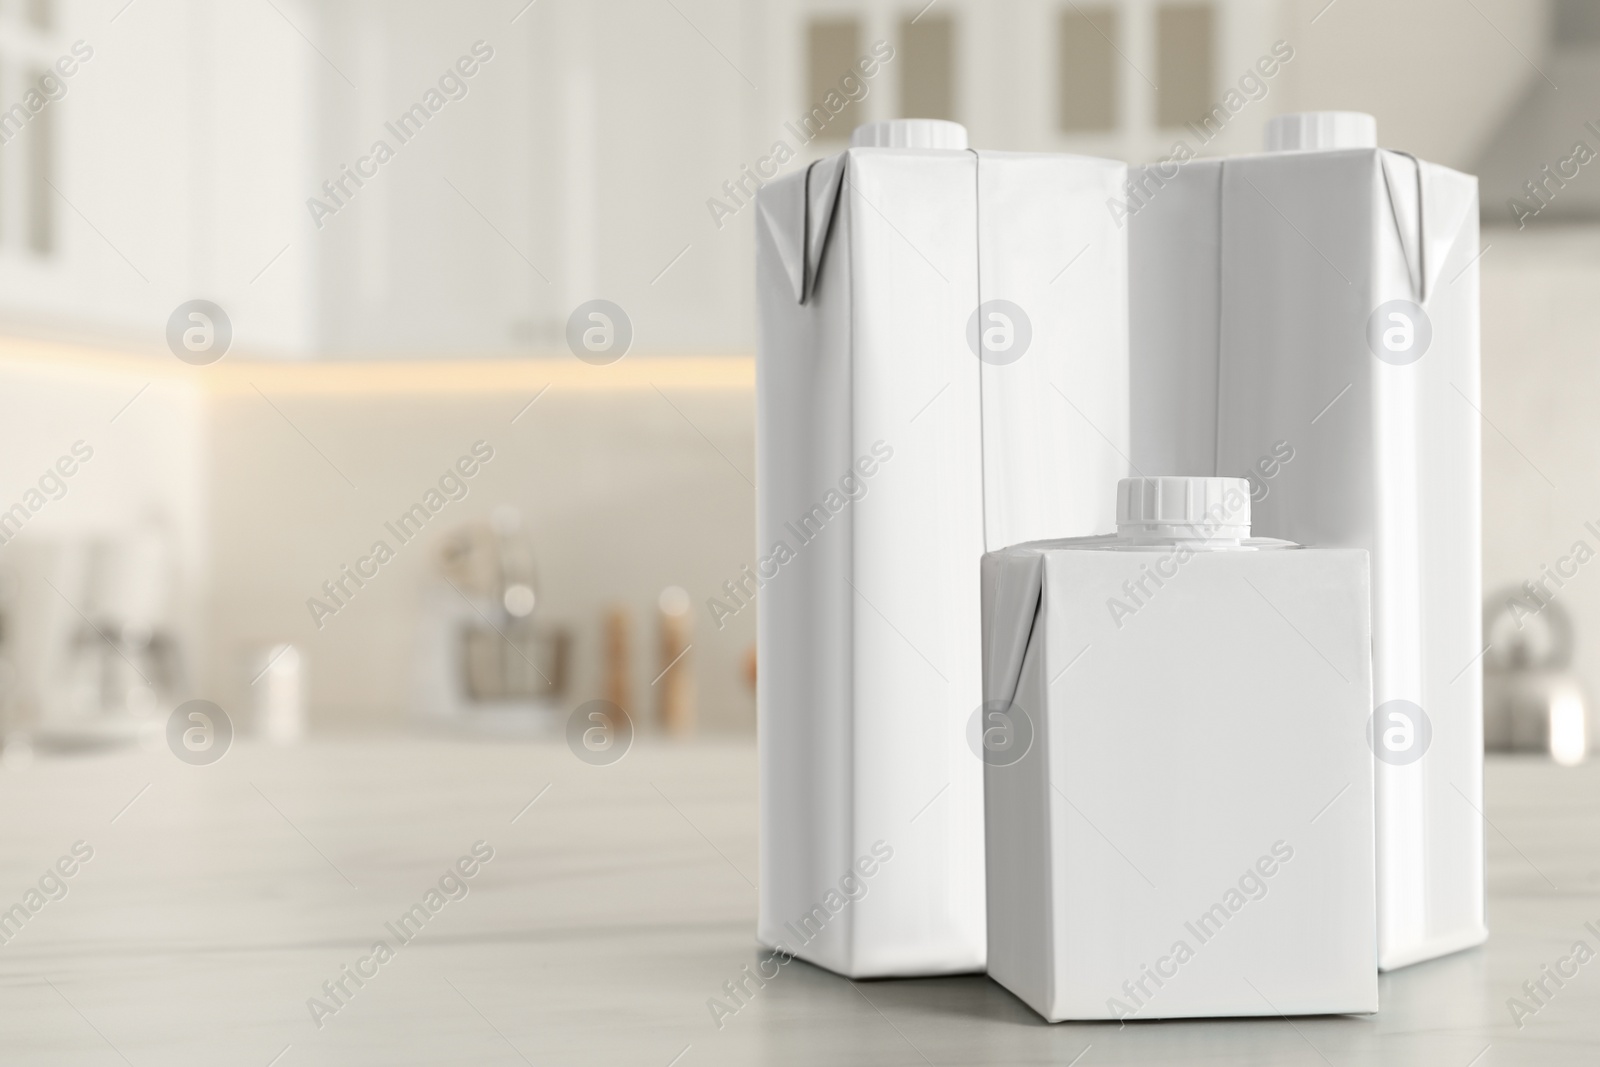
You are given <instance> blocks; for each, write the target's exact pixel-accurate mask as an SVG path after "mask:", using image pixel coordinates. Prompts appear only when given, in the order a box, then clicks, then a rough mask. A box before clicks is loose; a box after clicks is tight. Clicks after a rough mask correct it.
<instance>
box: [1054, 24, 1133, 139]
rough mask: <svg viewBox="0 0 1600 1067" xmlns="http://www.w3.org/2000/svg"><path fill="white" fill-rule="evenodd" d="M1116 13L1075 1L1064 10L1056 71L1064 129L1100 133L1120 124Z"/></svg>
mask: <svg viewBox="0 0 1600 1067" xmlns="http://www.w3.org/2000/svg"><path fill="white" fill-rule="evenodd" d="M1116 35H1117V13H1116V11H1114V10H1112V9H1111V8H1105V7H1101V8H1086V7H1080V6H1079V5H1077V4H1074V5H1072V6H1071V7H1070V8H1068V9H1067V10H1065V11H1063V12H1062V13H1061V26H1060V37H1059V41H1058V49H1057V51H1058V54H1057V56H1056V69H1057V72H1058V79H1059V80H1058V86H1057V89H1058V96H1057V101H1058V103H1057V108H1058V110H1057V115H1058V122H1059V124H1060V127H1061V131H1062V132H1063V133H1101V132H1107V131H1111V130H1114V129H1116V126H1117V105H1118V100H1117V95H1118V94H1117V70H1116V66H1115V62H1114V61H1115V59H1116V54H1117V53H1116V49H1115V48H1113V47H1112V44H1111V42H1112V41H1113V40H1114V39H1115V38H1116Z"/></svg>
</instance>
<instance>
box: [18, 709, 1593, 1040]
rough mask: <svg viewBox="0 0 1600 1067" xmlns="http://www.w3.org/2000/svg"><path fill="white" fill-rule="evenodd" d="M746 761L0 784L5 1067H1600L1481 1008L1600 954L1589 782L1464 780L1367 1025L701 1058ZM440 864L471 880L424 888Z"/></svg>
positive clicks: (948, 1003)
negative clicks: (1400, 956)
mask: <svg viewBox="0 0 1600 1067" xmlns="http://www.w3.org/2000/svg"><path fill="white" fill-rule="evenodd" d="M755 762H756V761H755V750H754V746H753V744H750V743H746V742H725V743H716V744H711V743H704V744H696V745H692V746H681V747H672V746H666V745H661V744H649V743H645V742H641V743H640V744H639V745H637V746H636V747H635V749H634V750H633V751H632V752H630V753H628V755H627V756H626V757H625V758H624V759H623V760H621V761H620V762H618V763H616V764H613V765H611V766H590V765H588V764H585V763H582V762H580V761H579V760H578V759H576V758H575V757H574V756H573V755H572V754H571V753H570V752H569V751H568V750H567V749H566V747H565V746H564V745H561V744H559V743H558V744H553V745H536V744H504V745H488V744H477V743H467V742H460V741H455V740H438V739H420V738H394V737H386V738H371V739H345V740H329V741H319V742H316V743H313V744H308V745H306V746H303V747H299V748H289V749H273V748H268V747H264V746H259V745H251V744H247V743H243V742H241V743H239V744H237V745H235V746H234V749H233V750H232V751H230V752H228V753H227V755H226V756H225V757H224V758H223V759H222V760H221V761H220V762H217V763H215V764H212V765H209V766H190V765H187V764H185V763H182V762H180V761H178V760H177V759H176V758H174V757H173V756H172V755H171V753H169V752H167V751H166V750H165V749H162V750H159V751H137V752H121V753H113V754H102V755H93V756H79V757H71V758H68V757H44V756H40V757H36V758H34V759H32V760H19V759H16V758H14V757H12V756H11V755H9V754H8V757H7V759H6V760H5V761H4V762H3V763H0V820H3V836H0V841H3V842H4V844H3V847H0V910H4V909H9V908H11V906H12V905H13V904H15V903H22V904H24V905H27V904H36V905H37V911H36V913H34V914H32V915H31V917H30V918H29V919H28V920H27V921H26V922H25V923H24V924H23V925H22V928H21V929H20V931H18V932H15V933H14V934H10V935H9V940H8V941H7V942H6V943H4V944H3V945H0V983H3V984H4V988H5V1002H6V1009H7V1010H6V1011H5V1012H4V1022H3V1023H0V1062H3V1063H5V1064H8V1065H13V1064H49V1065H51V1067H71V1065H77V1064H82V1065H85V1067H90V1065H104V1064H115V1063H127V1064H132V1065H137V1067H144V1065H146V1064H149V1065H157V1064H159V1065H162V1067H178V1065H183V1064H205V1065H207V1067H211V1065H216V1064H223V1063H227V1064H246V1065H258V1067H268V1065H269V1064H270V1065H273V1067H301V1065H311V1064H327V1065H335V1064H337V1065H341V1067H348V1065H363V1064H374V1065H377V1064H382V1065H385V1067H392V1065H399V1064H443V1063H451V1064H459V1063H484V1064H519V1063H527V1064H540V1065H543V1064H638V1065H641V1067H698V1065H701V1064H741V1065H742V1064H817V1063H826V1064H829V1065H835V1064H853V1063H863V1064H867V1063H870V1064H940V1065H943V1064H958V1063H963V1064H965V1063H1011V1064H1046V1063H1050V1064H1069V1063H1070V1064H1080V1065H1081V1067H1098V1065H1101V1064H1136V1063H1138V1064H1143V1063H1184V1064H1219V1065H1220V1064H1230V1065H1232V1064H1253V1063H1260V1064H1269V1063H1270V1064H1297V1063H1299V1064H1308V1065H1309V1064H1329V1065H1338V1067H1344V1065H1347V1064H1376V1063H1382V1064H1427V1065H1430V1067H1435V1065H1445V1067H1469V1065H1470V1067H1494V1065H1505V1064H1538V1065H1541V1067H1545V1065H1557V1064H1569V1063H1570V1064H1580V1063H1581V1064H1593V1063H1595V1062H1596V1061H1597V1060H1600V962H1590V963H1588V964H1587V965H1585V966H1583V967H1582V968H1580V969H1579V971H1578V974H1577V975H1576V977H1573V978H1570V979H1567V980H1566V983H1565V985H1564V986H1563V987H1562V988H1560V989H1559V990H1557V991H1556V993H1555V995H1554V996H1553V997H1552V998H1550V999H1549V1000H1548V1002H1547V1003H1546V1005H1545V1006H1543V1007H1542V1008H1540V1009H1539V1010H1538V1012H1537V1014H1535V1015H1533V1016H1531V1017H1528V1018H1525V1019H1523V1020H1522V1026H1521V1028H1520V1029H1519V1028H1518V1027H1517V1025H1516V1024H1515V1023H1514V1022H1513V1020H1512V1016H1511V1013H1510V1011H1509V1010H1508V1008H1507V1004H1506V1002H1507V999H1508V998H1510V997H1513V996H1519V997H1520V996H1523V994H1522V991H1521V986H1522V984H1523V982H1525V981H1528V980H1533V979H1537V978H1539V977H1540V970H1541V967H1542V966H1543V965H1545V964H1553V963H1554V962H1555V961H1556V960H1557V959H1558V958H1560V957H1562V956H1564V955H1566V954H1567V952H1568V951H1569V950H1570V948H1571V946H1572V944H1573V942H1575V941H1577V940H1579V939H1582V940H1585V941H1587V942H1588V944H1589V945H1590V946H1591V947H1593V948H1600V938H1597V937H1596V936H1595V935H1594V934H1592V933H1590V932H1589V931H1588V930H1586V929H1585V927H1584V924H1585V922H1590V921H1592V922H1594V923H1595V925H1596V927H1600V765H1589V766H1585V767H1581V768H1577V769H1561V768H1557V767H1554V766H1552V765H1549V764H1547V763H1544V762H1541V761H1536V760H1533V759H1493V760H1491V761H1490V763H1489V767H1488V770H1487V779H1486V792H1487V805H1486V814H1487V818H1488V820H1489V826H1488V827H1487V828H1486V835H1487V841H1488V858H1489V898H1490V899H1489V922H1490V930H1491V933H1490V939H1489V942H1488V944H1486V945H1484V946H1482V947H1480V948H1476V949H1472V950H1469V951H1466V952H1462V953H1458V954H1456V955H1454V956H1450V957H1447V958H1445V959H1442V960H1436V961H1433V962H1430V963H1424V964H1419V965H1417V966H1414V967H1410V968H1407V969H1404V970H1402V971H1398V972H1395V973H1393V974H1389V975H1385V976H1383V978H1382V984H1381V993H1382V1010H1381V1011H1380V1012H1379V1014H1378V1015H1376V1016H1371V1017H1335V1018H1313V1017H1307V1018H1295V1019H1257V1020H1207V1021H1173V1022H1144V1023H1139V1024H1133V1025H1128V1026H1126V1027H1118V1026H1117V1025H1116V1024H1086V1025H1074V1024H1064V1025H1056V1026H1050V1025H1046V1024H1045V1023H1043V1022H1042V1021H1041V1020H1039V1019H1038V1018H1037V1017H1036V1016H1035V1015H1034V1014H1033V1013H1032V1012H1031V1011H1029V1010H1028V1009H1027V1008H1026V1007H1024V1006H1023V1005H1022V1004H1021V1002H1019V1001H1018V1000H1016V999H1015V998H1014V997H1012V996H1011V995H1010V994H1009V993H1007V992H1006V991H1005V990H1003V989H1001V988H1000V987H999V986H997V985H995V984H993V983H992V982H990V981H988V980H987V979H986V978H983V977H981V976H968V977H956V978H941V979H922V980H908V981H871V982H860V983H850V982H848V981H845V980H844V979H841V978H838V977H836V976H834V975H832V974H829V973H827V972H824V971H821V970H818V969H817V968H814V967H811V966H809V965H807V964H804V963H801V962H798V961H796V962H791V963H789V964H788V965H786V966H785V967H783V968H782V969H781V971H780V972H779V974H778V976H777V977H776V978H773V979H772V980H771V981H769V982H768V983H767V984H766V986H765V987H764V988H761V989H759V990H758V991H757V992H756V993H755V995H754V996H753V997H751V998H750V1000H749V1001H748V1003H747V1004H746V1005H745V1006H743V1007H742V1008H740V1010H739V1011H737V1012H736V1013H735V1014H733V1015H731V1016H725V1017H723V1018H722V1019H721V1020H720V1022H721V1024H722V1025H721V1026H720V1028H719V1026H718V1024H717V1020H714V1019H713V1017H712V1014H711V1012H710V1010H709V1009H708V1007H707V1000H708V999H709V998H711V997H723V993H722V985H723V983H724V982H726V981H728V980H730V979H732V978H734V977H735V976H736V975H737V974H738V972H739V970H740V968H741V967H743V966H745V965H747V964H752V965H753V964H754V963H755V962H756V961H757V960H758V959H759V958H760V956H761V954H760V951H759V949H758V948H757V946H756V945H755V942H754V937H753V930H754V924H755V907H756V900H755V890H754V886H753V883H754V881H755V878H756V866H757V865H756V769H755ZM78 842H82V844H81V845H78V844H77V843H78ZM478 842H483V844H481V845H477V849H478V854H479V855H480V856H481V855H483V854H485V853H486V852H487V851H488V850H491V849H492V853H493V855H492V859H489V860H488V861H487V862H474V861H473V860H472V858H471V857H472V855H473V849H474V846H475V844H476V843H478ZM75 845H77V852H78V856H81V855H82V854H83V853H84V852H85V851H86V850H90V849H92V853H93V854H92V856H91V857H90V858H89V859H87V860H80V859H78V858H77V857H75V856H74V853H73V850H74V846H75ZM63 857H65V862H62V861H63ZM462 857H468V858H469V859H468V862H465V863H463V864H462V865H461V866H462V867H463V868H465V869H468V870H471V871H472V872H473V873H472V876H471V877H470V878H459V877H458V878H457V879H451V878H447V877H445V876H446V874H447V868H449V867H451V865H453V864H456V863H457V861H458V860H460V859H461V858H462ZM58 863H60V867H59V868H57V867H56V865H57V864H58ZM68 869H70V870H71V871H72V874H71V876H70V877H60V876H59V871H60V870H68ZM51 870H55V871H57V872H58V874H57V876H56V877H47V871H51ZM441 878H444V891H441V892H439V895H438V896H436V897H435V898H434V899H433V900H432V901H430V900H428V899H427V894H428V892H429V890H430V889H434V890H436V891H437V890H438V887H439V885H440V882H441ZM41 881H43V883H44V889H45V890H47V891H48V893H45V892H41V893H39V895H37V896H33V897H30V896H29V895H28V894H29V892H30V889H37V888H38V887H39V886H40V883H41ZM62 888H64V890H65V895H62ZM463 892H464V893H465V895H462V893H463ZM51 896H54V897H59V899H50V897H51ZM452 898H454V899H452ZM418 903H421V904H423V905H424V906H425V907H424V911H426V905H428V904H430V903H436V906H437V908H438V910H437V912H427V914H428V915H429V918H428V920H427V922H426V923H425V924H423V923H421V922H420V921H416V920H414V923H415V925H418V926H421V929H420V930H419V931H416V932H414V933H412V932H411V931H410V928H409V927H408V928H407V932H408V933H409V934H410V936H409V937H408V938H407V940H406V941H405V942H404V943H402V942H401V941H400V939H399V938H398V937H397V936H395V934H393V933H391V932H390V930H389V928H388V926H386V925H385V924H386V923H387V924H391V925H393V924H395V923H396V922H397V921H398V919H399V917H400V916H401V915H402V914H403V913H405V912H407V910H408V909H410V908H411V907H412V906H413V905H415V904H418ZM6 929H8V928H0V932H4V931H5V930H6ZM380 938H383V939H385V940H386V941H387V942H388V943H389V944H390V945H391V946H398V947H397V948H393V949H392V952H391V957H392V958H387V959H381V960H380V959H379V958H377V956H375V955H373V952H372V946H373V944H374V942H375V941H377V940H378V939H380ZM346 967H351V968H359V969H360V970H361V971H362V972H365V973H367V974H368V975H370V976H369V977H367V978H365V979H363V980H362V984H361V985H359V986H357V985H356V984H355V981H354V980H353V979H350V978H347V977H344V975H345V974H346V972H345V971H344V970H343V968H346ZM339 979H342V980H343V983H344V987H345V990H346V991H347V993H342V994H340V996H339V1001H337V1002H336V1001H334V1000H333V998H331V997H328V996H327V995H326V994H325V992H324V989H323V984H324V983H325V982H328V983H330V984H331V983H333V982H334V981H335V980H339ZM314 996H315V997H320V998H322V1002H323V1004H324V1005H325V1007H324V1008H323V1009H320V1010H319V1011H318V1013H317V1018H316V1019H314V1018H313V1012H312V1010H311V1008H310V1007H308V998H311V997H314ZM724 999H725V998H724ZM319 1023H320V1025H319Z"/></svg>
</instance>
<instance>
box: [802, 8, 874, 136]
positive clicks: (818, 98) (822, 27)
mask: <svg viewBox="0 0 1600 1067" xmlns="http://www.w3.org/2000/svg"><path fill="white" fill-rule="evenodd" d="M860 58H861V23H860V21H859V20H857V19H853V18H822V19H816V20H814V21H813V22H812V23H811V25H810V27H809V28H808V30H807V33H806V70H807V75H808V76H807V79H806V86H807V89H806V115H805V117H804V118H803V119H802V120H801V121H802V123H803V124H804V126H805V128H806V132H807V133H808V134H810V135H811V136H813V137H816V138H818V139H819V140H824V141H847V140H849V139H850V131H851V130H853V129H855V128H856V126H857V125H859V124H860V122H861V109H860V108H859V107H857V106H856V104H855V102H854V101H852V100H850V99H849V98H848V97H846V96H845V95H844V93H843V91H841V89H840V86H839V83H840V81H841V80H843V79H844V77H845V75H847V74H853V73H854V72H855V65H856V61H857V60H858V59H860ZM830 93H832V94H834V97H835V103H837V102H838V101H843V102H844V106H843V107H842V108H841V109H840V110H839V111H837V112H835V111H832V110H831V109H830V108H829V107H828V106H827V100H828V95H829V94H830Z"/></svg>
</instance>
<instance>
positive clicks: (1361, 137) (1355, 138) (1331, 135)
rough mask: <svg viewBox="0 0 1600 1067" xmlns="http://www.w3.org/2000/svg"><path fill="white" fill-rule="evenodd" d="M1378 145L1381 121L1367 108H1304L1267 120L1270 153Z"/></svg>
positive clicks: (1268, 149)
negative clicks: (1342, 109)
mask: <svg viewBox="0 0 1600 1067" xmlns="http://www.w3.org/2000/svg"><path fill="white" fill-rule="evenodd" d="M1377 147H1378V120H1377V119H1375V118H1373V117H1372V116H1371V115H1368V114H1367V113H1366V112H1364V111H1301V112H1296V113H1294V114H1290V115H1278V116H1275V117H1274V118H1270V119H1268V120H1267V151H1268V152H1305V151H1310V150H1313V149H1328V148H1377Z"/></svg>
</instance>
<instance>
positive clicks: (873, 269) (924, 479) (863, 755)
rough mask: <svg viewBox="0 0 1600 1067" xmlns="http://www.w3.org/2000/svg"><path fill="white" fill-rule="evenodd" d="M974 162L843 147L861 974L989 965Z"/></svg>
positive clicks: (856, 936)
mask: <svg viewBox="0 0 1600 1067" xmlns="http://www.w3.org/2000/svg"><path fill="white" fill-rule="evenodd" d="M974 166H975V165H974V162H973V156H972V155H971V154H969V153H964V152H963V153H957V152H927V153H922V152H909V151H890V150H875V149H858V150H852V151H851V153H850V164H849V169H848V173H847V183H846V186H845V189H844V191H843V193H842V194H841V201H842V206H841V211H842V212H843V213H842V214H841V216H840V219H839V221H842V222H844V223H846V232H847V233H848V234H849V247H848V254H849V257H850V262H851V268H850V273H851V278H852V284H853V294H852V295H853V301H854V302H853V304H852V309H851V314H852V322H851V331H852V344H853V346H854V361H853V364H852V376H851V397H852V410H851V413H850V437H851V440H852V442H853V444H852V457H853V458H854V457H860V456H864V455H873V456H875V457H876V458H877V459H878V472H877V473H876V474H875V475H874V476H873V477H871V478H870V479H866V480H865V481H864V483H863V486H862V488H863V495H861V496H860V498H859V499H857V500H855V501H854V502H853V503H850V504H848V505H847V507H848V510H849V512H850V513H851V515H852V516H853V519H854V521H853V525H852V528H851V535H852V538H853V543H852V563H853V571H852V574H851V583H852V586H848V587H846V588H845V592H847V593H848V594H849V595H850V596H851V598H852V600H851V604H852V608H851V611H852V630H853V635H854V636H853V645H852V654H853V657H854V665H855V668H854V680H853V685H854V690H853V694H852V702H853V704H854V707H855V708H856V709H857V714H856V716H855V718H854V721H853V724H852V747H853V752H854V755H855V762H854V766H853V778H852V784H851V789H852V792H853V795H854V797H855V806H854V810H853V811H852V814H851V818H852V833H853V835H854V839H855V845H854V846H853V847H854V849H855V854H860V853H861V852H863V851H864V850H866V849H869V848H870V847H871V846H872V845H873V844H875V843H876V842H879V841H882V842H884V843H885V844H886V845H887V846H889V847H892V848H893V849H894V853H895V855H894V859H893V861H892V862H889V863H886V864H884V865H883V868H882V870H881V872H880V873H879V874H878V876H877V877H876V878H875V879H874V881H873V884H872V886H871V892H870V894H869V895H868V896H866V897H865V898H863V899H862V900H860V901H858V902H856V903H855V904H853V905H851V908H850V912H851V916H852V938H853V941H852V973H855V974H858V975H879V974H939V973H951V972H958V971H972V970H980V969H982V967H983V964H984V958H985V957H984V945H985V940H986V930H985V920H984V880H983V878H984V875H983V795H982V789H983V778H982V763H981V761H980V760H979V759H978V758H977V756H976V755H975V754H974V753H973V752H972V751H971V750H970V749H968V747H967V745H966V739H965V727H966V724H967V720H968V718H969V717H970V716H972V715H973V714H974V713H975V712H976V710H977V708H978V704H979V702H980V700H981V658H980V657H981V632H980V626H981V618H980V615H981V612H980V605H979V577H980V576H979V564H980V561H981V559H982V555H983V530H982V499H983V498H982V483H981V477H982V468H981V465H980V454H979V453H980V448H979V440H980V428H979V421H978V420H979V407H978V380H977V379H978V372H977V363H978V361H977V359H976V357H975V356H974V355H973V354H972V353H971V352H970V351H969V350H967V348H966V344H965V336H964V330H965V326H966V317H967V315H968V314H969V313H970V311H971V309H972V308H973V307H974V306H975V301H974V296H975V293H976V279H975V268H976V263H977V255H976V248H975V244H976V224H977V220H976V217H975V213H974V201H975V197H974ZM835 236H836V237H837V236H838V234H837V233H836V234H835ZM839 251H840V250H839V249H833V250H831V251H830V253H829V262H828V264H825V266H824V268H823V270H824V276H826V272H827V270H829V269H831V268H832V266H833V265H835V264H836V263H837V262H838V260H837V253H838V252H839ZM874 450H876V451H874Z"/></svg>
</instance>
